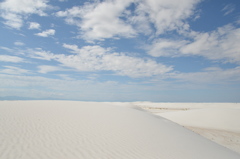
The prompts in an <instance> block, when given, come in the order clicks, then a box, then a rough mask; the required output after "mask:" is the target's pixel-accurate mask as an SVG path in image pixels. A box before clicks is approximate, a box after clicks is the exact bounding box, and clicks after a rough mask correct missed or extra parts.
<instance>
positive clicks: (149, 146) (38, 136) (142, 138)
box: [0, 101, 240, 159]
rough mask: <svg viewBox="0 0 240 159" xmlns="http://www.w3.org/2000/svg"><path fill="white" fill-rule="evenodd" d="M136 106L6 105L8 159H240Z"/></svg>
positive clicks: (1, 131)
mask: <svg viewBox="0 0 240 159" xmlns="http://www.w3.org/2000/svg"><path fill="white" fill-rule="evenodd" d="M132 105H134V104H128V103H123V104H121V103H120V104H119V103H118V104H116V103H115V104H114V103H112V104H111V103H94V102H73V101H1V102H0V143H1V144H0V158H1V159H2V158H3V159H45V158H47V159H66V158H67V159H80V158H81V159H82V158H84V159H96V158H97V159H108V158H109V159H112V158H114V159H118V158H119V159H122V158H124V159H159V158H161V159H193V158H194V159H203V158H204V159H226V158H229V159H230V158H231V159H239V158H240V155H239V154H238V153H235V152H233V151H231V150H229V149H227V148H225V147H223V146H220V145H219V144H216V143H214V142H212V141H210V140H208V139H206V138H203V137H201V136H200V135H198V134H196V133H194V132H192V131H190V130H188V129H185V128H184V127H182V126H180V125H178V124H176V123H174V122H172V121H169V120H167V119H165V118H163V117H160V116H155V115H153V114H151V113H148V112H146V111H141V110H140V109H138V108H136V107H132Z"/></svg>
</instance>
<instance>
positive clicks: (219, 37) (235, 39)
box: [180, 25, 240, 63]
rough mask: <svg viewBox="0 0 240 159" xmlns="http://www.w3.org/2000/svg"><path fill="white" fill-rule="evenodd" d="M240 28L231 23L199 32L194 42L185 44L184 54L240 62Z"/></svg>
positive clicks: (182, 50)
mask: <svg viewBox="0 0 240 159" xmlns="http://www.w3.org/2000/svg"><path fill="white" fill-rule="evenodd" d="M239 41H240V28H234V27H233V26H231V25H226V26H224V27H220V28H218V29H217V30H215V31H212V32H210V33H198V34H197V35H196V36H195V38H194V41H193V42H190V43H189V44H187V45H185V46H183V47H182V48H181V49H180V51H181V53H182V54H187V55H199V56H203V57H206V58H208V59H210V60H224V61H225V62H233V63H234V62H237V63H239V62H240V45H239Z"/></svg>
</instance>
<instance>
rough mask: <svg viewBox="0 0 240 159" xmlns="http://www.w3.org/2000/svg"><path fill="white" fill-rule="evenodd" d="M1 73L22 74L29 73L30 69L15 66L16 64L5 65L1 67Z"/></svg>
mask: <svg viewBox="0 0 240 159" xmlns="http://www.w3.org/2000/svg"><path fill="white" fill-rule="evenodd" d="M0 73H4V74H13V75H21V74H29V73H30V71H29V70H26V69H22V68H19V67H15V66H4V69H1V70H0Z"/></svg>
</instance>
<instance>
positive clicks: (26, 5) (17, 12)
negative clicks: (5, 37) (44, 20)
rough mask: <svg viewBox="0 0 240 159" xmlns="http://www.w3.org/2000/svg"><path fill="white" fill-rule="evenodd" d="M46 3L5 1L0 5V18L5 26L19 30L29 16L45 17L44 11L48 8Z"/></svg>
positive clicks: (29, 0) (42, 0) (37, 1)
mask: <svg viewBox="0 0 240 159" xmlns="http://www.w3.org/2000/svg"><path fill="white" fill-rule="evenodd" d="M47 3H48V0H27V1H26V0H5V1H3V2H1V3H0V10H1V11H0V16H1V17H2V18H3V19H5V22H4V24H5V25H7V26H9V27H11V28H15V29H20V28H21V27H22V25H23V21H24V19H25V18H27V17H28V16H29V15H30V14H38V15H40V16H45V15H46V13H44V11H45V10H46V9H47V8H49V7H50V6H49V5H48V4H47Z"/></svg>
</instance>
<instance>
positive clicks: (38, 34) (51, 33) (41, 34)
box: [35, 29, 55, 37]
mask: <svg viewBox="0 0 240 159" xmlns="http://www.w3.org/2000/svg"><path fill="white" fill-rule="evenodd" d="M54 34H55V30H54V29H48V30H45V31H43V32H41V33H37V34H35V35H37V36H41V37H48V36H51V35H54Z"/></svg>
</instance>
